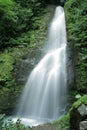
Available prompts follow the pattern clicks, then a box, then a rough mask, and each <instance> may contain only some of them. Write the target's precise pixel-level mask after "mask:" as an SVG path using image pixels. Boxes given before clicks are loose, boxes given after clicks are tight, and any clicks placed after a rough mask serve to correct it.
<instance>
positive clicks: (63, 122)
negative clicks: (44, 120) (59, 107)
mask: <svg viewBox="0 0 87 130" xmlns="http://www.w3.org/2000/svg"><path fill="white" fill-rule="evenodd" d="M69 119H70V116H69V114H67V115H65V116H63V117H62V118H61V119H60V120H58V121H55V122H54V125H56V126H57V127H58V130H62V129H64V130H69V129H70V128H69V126H70V124H69Z"/></svg>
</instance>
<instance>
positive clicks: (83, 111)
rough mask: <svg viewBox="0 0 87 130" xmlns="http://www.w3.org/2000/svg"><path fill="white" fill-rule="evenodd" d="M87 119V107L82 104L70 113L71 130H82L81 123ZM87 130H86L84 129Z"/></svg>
mask: <svg viewBox="0 0 87 130" xmlns="http://www.w3.org/2000/svg"><path fill="white" fill-rule="evenodd" d="M85 119H87V105H85V104H81V105H80V106H79V107H77V108H73V109H72V110H71V111H70V126H71V129H75V130H80V122H81V121H83V120H85ZM84 130H85V129H84Z"/></svg>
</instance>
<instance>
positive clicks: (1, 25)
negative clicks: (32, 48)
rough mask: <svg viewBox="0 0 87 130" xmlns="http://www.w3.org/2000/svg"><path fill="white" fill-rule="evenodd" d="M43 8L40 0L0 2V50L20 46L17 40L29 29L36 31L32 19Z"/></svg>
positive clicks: (8, 0) (5, 0)
mask: <svg viewBox="0 0 87 130" xmlns="http://www.w3.org/2000/svg"><path fill="white" fill-rule="evenodd" d="M43 6H44V4H43V2H42V1H41V0H27V1H25V0H22V1H21V0H15V2H13V1H11V0H4V1H2V0H1V1H0V15H1V20H0V34H1V35H0V48H2V49H3V48H6V47H9V46H10V47H12V46H15V45H16V46H17V45H19V44H22V43H20V41H17V38H18V37H21V35H23V34H24V33H26V32H27V31H30V30H31V29H33V30H34V29H37V27H35V25H34V23H35V19H34V18H35V17H37V16H39V15H40V14H41V13H42V9H43ZM3 7H4V8H3ZM28 44H29V43H28Z"/></svg>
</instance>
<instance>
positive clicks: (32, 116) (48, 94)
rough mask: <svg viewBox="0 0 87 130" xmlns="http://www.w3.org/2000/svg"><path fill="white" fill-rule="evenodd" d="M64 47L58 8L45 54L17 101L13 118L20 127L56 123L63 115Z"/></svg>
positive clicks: (63, 22)
mask: <svg viewBox="0 0 87 130" xmlns="http://www.w3.org/2000/svg"><path fill="white" fill-rule="evenodd" d="M66 44H67V40H66V25H65V13H64V9H63V8H62V7H61V6H58V7H57V8H56V10H55V14H54V17H53V20H52V22H51V25H50V28H49V34H48V42H47V45H46V47H45V50H46V54H45V56H44V57H43V58H42V59H41V61H40V62H39V63H38V64H37V66H36V67H35V68H34V69H33V71H32V72H31V74H30V76H29V77H28V81H27V83H26V85H25V87H24V90H23V93H22V95H21V97H20V100H19V106H18V110H17V113H16V115H18V118H20V120H21V122H22V123H23V124H25V125H29V126H36V125H39V124H44V123H47V122H52V121H54V120H58V119H59V118H60V117H61V116H62V115H64V114H65V109H66V102H67V99H66V94H67V83H66V82H67V74H66ZM16 120H17V118H13V121H14V122H15V121H16Z"/></svg>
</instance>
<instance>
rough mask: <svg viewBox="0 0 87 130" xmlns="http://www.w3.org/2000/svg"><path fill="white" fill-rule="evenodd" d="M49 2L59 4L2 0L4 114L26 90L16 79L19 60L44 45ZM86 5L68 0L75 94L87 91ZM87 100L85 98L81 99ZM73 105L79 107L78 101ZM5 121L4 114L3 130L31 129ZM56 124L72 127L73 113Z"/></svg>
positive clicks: (0, 103) (0, 101) (0, 110)
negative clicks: (22, 91)
mask: <svg viewBox="0 0 87 130" xmlns="http://www.w3.org/2000/svg"><path fill="white" fill-rule="evenodd" d="M49 3H51V4H53V3H56V0H55V1H54V2H53V1H52V0H49V1H46V0H44V1H42V0H27V1H26V0H14V1H13V0H0V49H1V51H0V114H4V113H5V114H6V115H8V114H9V113H10V114H11V112H12V111H13V109H14V106H15V104H16V103H17V101H16V99H17V98H18V96H19V95H20V92H21V90H22V86H20V85H19V84H18V83H17V82H16V78H15V72H16V71H15V70H16V65H17V63H18V62H19V61H20V59H24V58H25V57H27V56H28V54H29V53H30V52H32V51H31V50H33V52H34V51H35V50H36V49H38V48H39V47H40V46H42V45H43V44H44V41H45V37H46V30H47V19H48V16H49V14H48V16H45V14H47V12H49V11H48V10H47V9H46V8H47V4H49ZM86 5H87V1H86V0H84V1H82V0H80V1H79V0H67V1H66V4H65V11H66V21H67V22H66V23H67V31H68V42H69V43H70V44H69V45H70V46H73V50H74V51H73V59H74V60H73V62H75V64H74V70H75V80H76V82H75V84H74V86H73V88H74V90H75V94H76V93H80V94H82V95H83V94H86V93H87V72H86V71H87V49H86V48H87V35H86V34H87V18H86V14H87V7H86ZM34 55H35V54H34ZM30 57H31V58H32V55H30ZM75 94H74V95H75ZM72 95H73V94H72ZM86 99H87V97H83V99H81V101H82V100H85V101H86ZM79 101H80V100H79ZM79 103H81V102H79ZM73 106H77V103H76V104H75V105H73ZM3 120H4V115H0V127H1V128H0V129H1V130H24V129H25V130H30V128H25V127H24V126H23V125H20V121H19V122H17V124H15V125H14V124H13V122H12V121H11V120H10V121H9V122H10V125H9V126H5V125H7V124H4V126H3V125H2V124H3ZM55 124H57V125H58V127H59V128H60V130H62V129H64V128H65V129H67V130H68V129H69V115H67V116H65V117H64V118H63V119H61V120H60V121H59V122H56V123H55ZM63 124H64V125H63ZM2 126H3V127H2Z"/></svg>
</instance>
